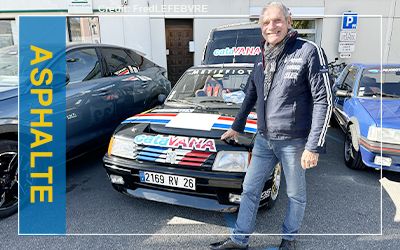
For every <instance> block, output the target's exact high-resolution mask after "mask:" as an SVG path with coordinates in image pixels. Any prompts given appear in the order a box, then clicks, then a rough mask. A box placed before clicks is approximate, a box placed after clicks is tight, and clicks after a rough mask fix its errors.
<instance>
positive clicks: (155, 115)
mask: <svg viewBox="0 0 400 250" xmlns="http://www.w3.org/2000/svg"><path fill="white" fill-rule="evenodd" d="M177 115H178V114H162V113H161V114H143V115H139V116H177Z"/></svg>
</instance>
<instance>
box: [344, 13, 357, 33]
mask: <svg viewBox="0 0 400 250" xmlns="http://www.w3.org/2000/svg"><path fill="white" fill-rule="evenodd" d="M357 20H358V16H357V13H343V19H342V30H356V29H357Z"/></svg>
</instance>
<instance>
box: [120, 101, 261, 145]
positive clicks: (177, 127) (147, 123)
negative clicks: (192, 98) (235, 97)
mask: <svg viewBox="0 0 400 250" xmlns="http://www.w3.org/2000/svg"><path fill="white" fill-rule="evenodd" d="M238 110H239V109H234V110H232V109H229V110H224V109H220V110H218V109H217V110H214V109H213V110H201V109H167V108H163V107H161V108H158V109H155V110H152V111H151V112H148V113H144V114H139V115H135V116H133V117H130V118H128V119H126V120H125V121H124V122H123V124H126V125H128V124H130V125H132V124H134V125H137V126H129V129H127V128H126V127H125V126H123V125H122V126H121V129H120V130H119V131H118V129H117V131H116V135H117V136H123V137H130V138H131V139H134V138H138V136H141V137H139V139H140V140H141V141H142V142H145V140H148V143H149V144H147V145H151V146H160V145H157V142H159V141H160V138H169V140H168V146H171V147H175V148H183V149H193V150H200V151H219V150H235V151H236V150H243V149H244V148H245V149H247V150H249V147H250V146H251V145H252V143H253V138H254V136H255V134H256V132H257V120H256V114H255V113H253V112H252V113H251V114H250V116H249V118H248V120H247V123H246V126H245V129H244V133H242V134H240V135H239V143H235V142H234V141H233V140H226V141H222V140H220V138H221V135H222V134H223V133H225V131H226V130H228V129H229V128H230V127H231V125H232V123H233V121H234V119H235V116H236V114H237V112H238ZM227 113H228V114H227ZM149 135H150V136H153V137H154V138H155V137H157V136H159V139H157V140H152V138H150V137H149ZM165 140H167V139H165ZM191 140H194V142H195V143H192V144H190V141H191ZM201 140H202V142H201V143H196V142H200V141H201ZM179 141H180V142H181V143H178V142H179ZM174 142H176V143H175V144H174ZM207 143H208V144H207ZM196 145H197V146H196ZM164 146H167V145H164Z"/></svg>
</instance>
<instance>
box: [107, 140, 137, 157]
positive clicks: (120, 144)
mask: <svg viewBox="0 0 400 250" xmlns="http://www.w3.org/2000/svg"><path fill="white" fill-rule="evenodd" d="M136 147H137V145H136V144H135V143H134V142H133V140H131V139H122V138H117V137H114V138H111V141H110V145H109V150H108V154H110V155H115V156H120V157H125V158H130V159H136Z"/></svg>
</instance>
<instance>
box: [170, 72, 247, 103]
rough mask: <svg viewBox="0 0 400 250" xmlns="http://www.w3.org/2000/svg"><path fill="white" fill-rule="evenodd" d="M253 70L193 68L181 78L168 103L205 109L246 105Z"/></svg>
mask: <svg viewBox="0 0 400 250" xmlns="http://www.w3.org/2000/svg"><path fill="white" fill-rule="evenodd" d="M251 71H252V67H224V68H192V69H188V70H187V71H186V72H185V74H184V75H183V76H182V77H181V78H180V79H179V81H178V82H177V84H176V86H175V88H174V89H173V91H172V92H171V94H170V95H169V96H168V98H167V101H168V102H169V103H172V102H177V103H180V104H184V105H192V106H199V107H204V106H208V105H220V106H221V105H223V106H227V105H234V106H236V107H237V106H238V105H240V104H241V103H242V102H243V99H244V96H245V87H246V83H247V79H248V78H249V76H250V74H251Z"/></svg>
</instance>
